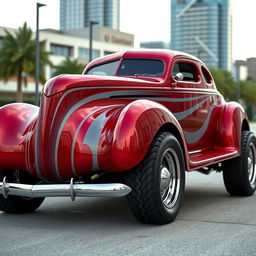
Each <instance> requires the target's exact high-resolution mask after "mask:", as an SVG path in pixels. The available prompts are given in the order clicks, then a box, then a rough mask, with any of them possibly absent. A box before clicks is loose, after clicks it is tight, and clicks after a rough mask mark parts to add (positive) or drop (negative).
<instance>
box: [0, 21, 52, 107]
mask: <svg viewBox="0 0 256 256" xmlns="http://www.w3.org/2000/svg"><path fill="white" fill-rule="evenodd" d="M5 33H6V35H5V37H4V38H3V40H2V47H1V48H0V78H2V79H4V80H5V81H8V80H9V79H10V78H12V77H16V78H17V94H16V101H17V102H22V101H23V94H22V83H23V82H25V84H26V77H25V78H23V76H24V74H26V76H30V77H34V73H35V65H34V62H35V40H34V39H33V38H32V36H33V32H32V30H31V28H29V27H28V26H27V23H24V24H23V26H22V27H19V28H18V31H17V32H15V34H14V35H13V34H11V33H10V32H9V31H7V30H5ZM44 49H45V41H42V42H40V63H39V65H40V82H42V83H44V82H45V74H44V66H45V65H47V64H51V62H50V61H49V54H50V53H49V52H46V51H45V50H44Z"/></svg>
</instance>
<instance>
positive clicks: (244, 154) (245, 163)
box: [241, 133, 256, 194]
mask: <svg viewBox="0 0 256 256" xmlns="http://www.w3.org/2000/svg"><path fill="white" fill-rule="evenodd" d="M251 143H253V144H254V146H255V149H256V138H255V136H254V134H253V133H249V134H248V136H247V140H246V148H245V151H244V152H242V157H243V159H241V160H242V163H243V166H242V169H243V171H244V175H243V177H245V180H244V182H245V183H246V184H247V187H248V192H249V194H253V193H254V191H255V190H256V179H255V181H254V183H253V184H251V183H250V180H249V173H248V156H249V150H250V144H251ZM255 157H256V155H255V152H254V163H253V164H254V168H255ZM254 171H255V170H254Z"/></svg>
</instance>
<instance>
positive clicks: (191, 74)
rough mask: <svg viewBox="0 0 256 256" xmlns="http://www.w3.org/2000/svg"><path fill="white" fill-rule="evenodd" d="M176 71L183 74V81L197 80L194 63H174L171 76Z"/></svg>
mask: <svg viewBox="0 0 256 256" xmlns="http://www.w3.org/2000/svg"><path fill="white" fill-rule="evenodd" d="M177 73H182V74H183V80H182V81H184V82H198V75H197V72H196V68H195V67H194V65H192V64H189V63H176V64H175V65H174V67H173V71H172V76H173V77H174V76H175V75H176V74H177Z"/></svg>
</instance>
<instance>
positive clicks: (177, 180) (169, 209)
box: [127, 132, 185, 224]
mask: <svg viewBox="0 0 256 256" xmlns="http://www.w3.org/2000/svg"><path fill="white" fill-rule="evenodd" d="M127 185H128V186H130V187H131V188H132V192H131V193H130V194H128V196H127V197H128V204H129V206H130V209H131V211H132V213H133V215H134V216H135V217H136V218H137V219H138V220H140V221H141V222H144V223H155V224H165V223H169V222H172V221H173V220H174V219H175V217H176V216H177V214H178V212H179V209H180V206H181V203H182V200H183V196H184V189H185V163H184V157H183V152H182V149H181V146H180V144H179V142H178V140H177V139H176V138H175V137H174V136H173V135H172V134H171V133H168V132H163V133H160V134H158V135H157V136H156V138H155V139H154V141H153V143H152V145H151V147H150V149H149V151H148V154H147V155H146V157H145V158H144V160H143V161H142V162H141V164H140V165H139V166H138V167H137V168H136V169H135V170H134V171H132V172H131V173H129V174H128V175H127Z"/></svg>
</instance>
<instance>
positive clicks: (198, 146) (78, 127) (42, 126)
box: [0, 51, 249, 182]
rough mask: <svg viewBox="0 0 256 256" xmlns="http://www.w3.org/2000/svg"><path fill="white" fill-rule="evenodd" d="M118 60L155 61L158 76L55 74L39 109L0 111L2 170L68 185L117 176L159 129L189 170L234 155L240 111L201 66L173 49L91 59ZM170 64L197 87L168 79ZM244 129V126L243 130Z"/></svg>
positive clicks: (143, 152)
mask: <svg viewBox="0 0 256 256" xmlns="http://www.w3.org/2000/svg"><path fill="white" fill-rule="evenodd" d="M124 58H143V59H144V58H150V59H159V60H162V61H163V62H164V64H165V70H164V72H163V74H162V75H161V76H160V77H146V76H140V77H139V78H140V79H138V78H135V77H124V76H122V77H120V76H117V75H115V76H104V77H103V76H92V75H90V76H89V75H61V76H58V77H55V78H52V79H50V80H49V81H48V82H47V83H46V84H45V86H44V90H43V94H42V97H41V106H40V111H39V112H38V110H39V109H38V108H37V107H34V106H31V105H27V104H11V105H7V106H5V107H2V108H1V109H0V163H1V168H2V169H13V168H20V169H23V170H25V171H28V172H30V173H32V174H33V175H35V176H38V177H39V178H40V179H42V180H45V181H49V182H50V181H51V182H56V181H61V180H69V179H70V178H71V177H79V176H83V175H84V174H86V173H88V172H91V171H92V170H96V171H97V170H101V171H107V172H123V171H127V170H129V169H131V168H133V167H135V166H136V165H138V164H139V163H140V162H141V160H142V159H143V158H144V157H145V155H146V153H147V151H148V149H149V146H150V144H151V143H152V141H153V139H154V137H155V135H156V133H157V132H158V131H159V130H160V129H165V130H168V131H170V132H173V133H174V134H175V135H176V136H177V138H178V139H179V141H180V143H181V145H182V147H183V151H184V157H185V161H186V169H187V170H188V171H191V170H195V169H198V168H201V167H204V166H207V165H211V164H214V163H218V162H221V161H223V160H226V159H229V158H232V157H236V156H238V155H239V154H240V134H241V129H242V123H243V122H247V123H248V120H247V117H246V114H245V112H244V110H243V108H242V107H241V106H240V105H239V104H237V103H226V102H225V101H224V99H223V97H222V96H221V95H220V93H219V92H218V91H217V90H216V87H215V84H214V81H213V79H212V78H211V82H210V83H206V82H205V80H204V78H203V75H202V71H201V69H202V67H204V68H206V67H205V65H204V64H203V63H202V62H201V61H200V60H198V59H196V58H195V57H193V56H190V55H187V54H183V53H180V52H174V51H129V52H125V53H118V54H113V55H110V56H107V57H103V58H101V59H98V60H95V61H93V62H91V63H90V64H89V65H88V66H87V67H86V69H85V70H84V73H86V72H87V71H88V70H90V69H91V68H92V67H94V66H97V65H100V64H101V63H107V62H111V61H113V60H117V59H119V60H120V63H121V61H122V59H124ZM175 63H188V64H192V65H194V67H195V69H196V70H197V76H198V79H197V81H196V82H183V81H180V82H178V83H177V84H176V85H174V84H173V83H174V82H175V81H174V79H173V78H172V71H173V67H174V65H175ZM248 126H249V125H248Z"/></svg>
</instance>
